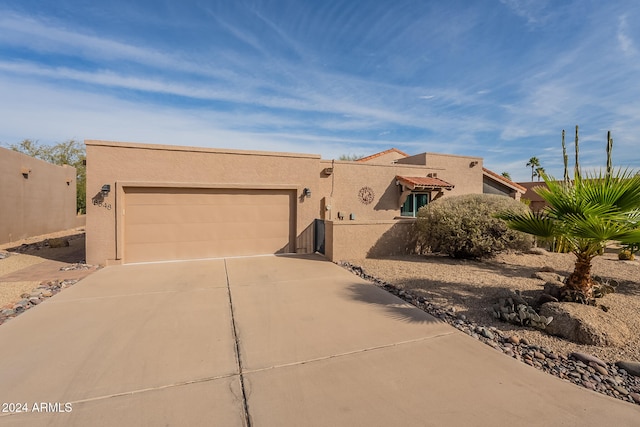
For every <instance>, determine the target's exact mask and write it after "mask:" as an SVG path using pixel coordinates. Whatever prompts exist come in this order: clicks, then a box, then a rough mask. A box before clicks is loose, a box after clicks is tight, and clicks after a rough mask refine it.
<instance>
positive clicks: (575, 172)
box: [574, 125, 580, 179]
mask: <svg viewBox="0 0 640 427" xmlns="http://www.w3.org/2000/svg"><path fill="white" fill-rule="evenodd" d="M578 151H579V148H578V125H576V166H575V169H574V174H575V179H580V162H579V160H578Z"/></svg>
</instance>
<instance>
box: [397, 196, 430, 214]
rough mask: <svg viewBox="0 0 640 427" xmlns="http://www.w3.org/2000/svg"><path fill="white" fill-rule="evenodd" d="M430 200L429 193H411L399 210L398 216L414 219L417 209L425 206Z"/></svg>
mask: <svg viewBox="0 0 640 427" xmlns="http://www.w3.org/2000/svg"><path fill="white" fill-rule="evenodd" d="M430 200H431V193H411V194H409V195H408V196H407V200H406V201H405V202H404V204H403V205H402V207H401V208H400V216H410V217H415V216H416V215H417V214H418V209H420V208H421V207H423V206H425V205H427V204H428V203H429V201H430Z"/></svg>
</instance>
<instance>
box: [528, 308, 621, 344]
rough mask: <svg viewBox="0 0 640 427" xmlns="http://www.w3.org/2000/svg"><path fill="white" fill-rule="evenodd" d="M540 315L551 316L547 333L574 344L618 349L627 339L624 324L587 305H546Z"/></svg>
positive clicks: (541, 309)
mask: <svg viewBox="0 0 640 427" xmlns="http://www.w3.org/2000/svg"><path fill="white" fill-rule="evenodd" d="M540 314H541V315H543V316H551V317H553V322H551V323H550V324H549V325H548V326H547V328H546V331H547V332H548V333H550V334H552V335H557V336H560V337H563V338H566V339H568V340H571V341H573V342H576V343H578V344H588V345H606V346H620V345H622V344H624V343H625V342H626V341H627V340H628V338H629V337H630V336H631V332H630V331H629V328H627V325H626V324H624V323H622V322H621V321H619V320H618V319H616V318H614V317H612V316H610V315H608V314H606V313H604V312H603V311H602V310H600V309H598V308H596V307H592V306H589V305H584V304H572V303H558V302H550V303H547V304H544V305H543V306H542V307H541V308H540Z"/></svg>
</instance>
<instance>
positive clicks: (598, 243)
mask: <svg viewBox="0 0 640 427" xmlns="http://www.w3.org/2000/svg"><path fill="white" fill-rule="evenodd" d="M608 154H609V155H610V149H609V153H608ZM607 164H609V163H607ZM542 178H543V179H544V182H545V183H546V184H547V188H544V187H538V188H536V189H535V190H534V191H536V192H537V193H538V194H539V195H540V196H542V198H543V199H544V200H545V201H546V202H547V205H548V206H547V208H545V209H544V210H543V211H541V212H536V213H534V212H527V213H525V214H515V213H511V212H506V213H501V214H500V215H498V217H499V218H502V219H504V220H505V221H506V222H507V225H508V226H509V227H510V228H513V229H515V230H519V231H522V232H525V233H529V234H532V235H534V236H538V237H543V238H560V239H563V241H564V243H565V244H566V245H567V247H568V249H569V250H570V251H571V252H572V253H573V254H574V255H575V256H576V262H575V268H574V270H573V272H572V273H571V274H570V275H569V277H568V278H567V281H566V284H565V286H564V288H563V292H562V295H563V298H564V299H566V300H570V301H582V302H588V301H589V300H590V299H591V297H592V288H593V285H594V282H593V280H592V279H591V261H592V260H593V258H594V257H596V256H598V255H600V254H601V253H602V249H603V248H604V246H605V244H606V243H607V241H609V240H614V241H620V242H622V243H633V242H640V174H636V173H635V172H632V171H628V170H625V171H622V170H618V171H616V172H614V171H613V170H612V169H609V171H608V173H605V174H604V175H603V174H602V172H600V173H598V174H595V173H592V174H586V175H583V174H582V173H581V172H580V171H578V170H576V172H575V175H574V180H573V181H556V180H555V179H553V178H551V177H548V176H547V175H545V174H544V173H543V174H542Z"/></svg>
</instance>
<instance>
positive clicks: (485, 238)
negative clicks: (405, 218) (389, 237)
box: [416, 194, 533, 258]
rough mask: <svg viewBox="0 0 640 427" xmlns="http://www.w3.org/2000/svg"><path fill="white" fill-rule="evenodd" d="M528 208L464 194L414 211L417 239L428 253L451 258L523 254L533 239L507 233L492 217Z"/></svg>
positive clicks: (500, 199)
mask: <svg viewBox="0 0 640 427" xmlns="http://www.w3.org/2000/svg"><path fill="white" fill-rule="evenodd" d="M528 210H529V208H528V207H527V206H526V205H525V204H523V203H520V202H518V201H516V200H514V199H511V198H509V197H505V196H499V195H492V194H468V195H464V196H452V197H446V198H442V199H438V200H436V201H434V202H432V203H429V204H428V205H426V206H424V207H422V208H420V210H419V211H418V219H417V223H416V226H417V229H418V233H419V234H420V235H419V236H418V237H419V238H420V240H422V241H423V242H424V243H425V246H426V247H428V248H429V249H430V250H431V251H432V252H440V253H444V254H447V255H449V256H451V257H454V258H481V257H487V256H493V255H495V254H496V253H498V252H502V251H504V250H507V249H511V250H527V249H530V248H531V246H532V244H533V238H532V237H531V236H530V235H528V234H525V233H521V232H519V231H515V230H511V229H509V228H508V227H507V224H506V223H505V222H504V221H503V220H501V219H498V218H495V217H494V215H495V214H496V213H498V212H504V211H511V212H517V213H520V212H522V213H524V212H526V211H528Z"/></svg>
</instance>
